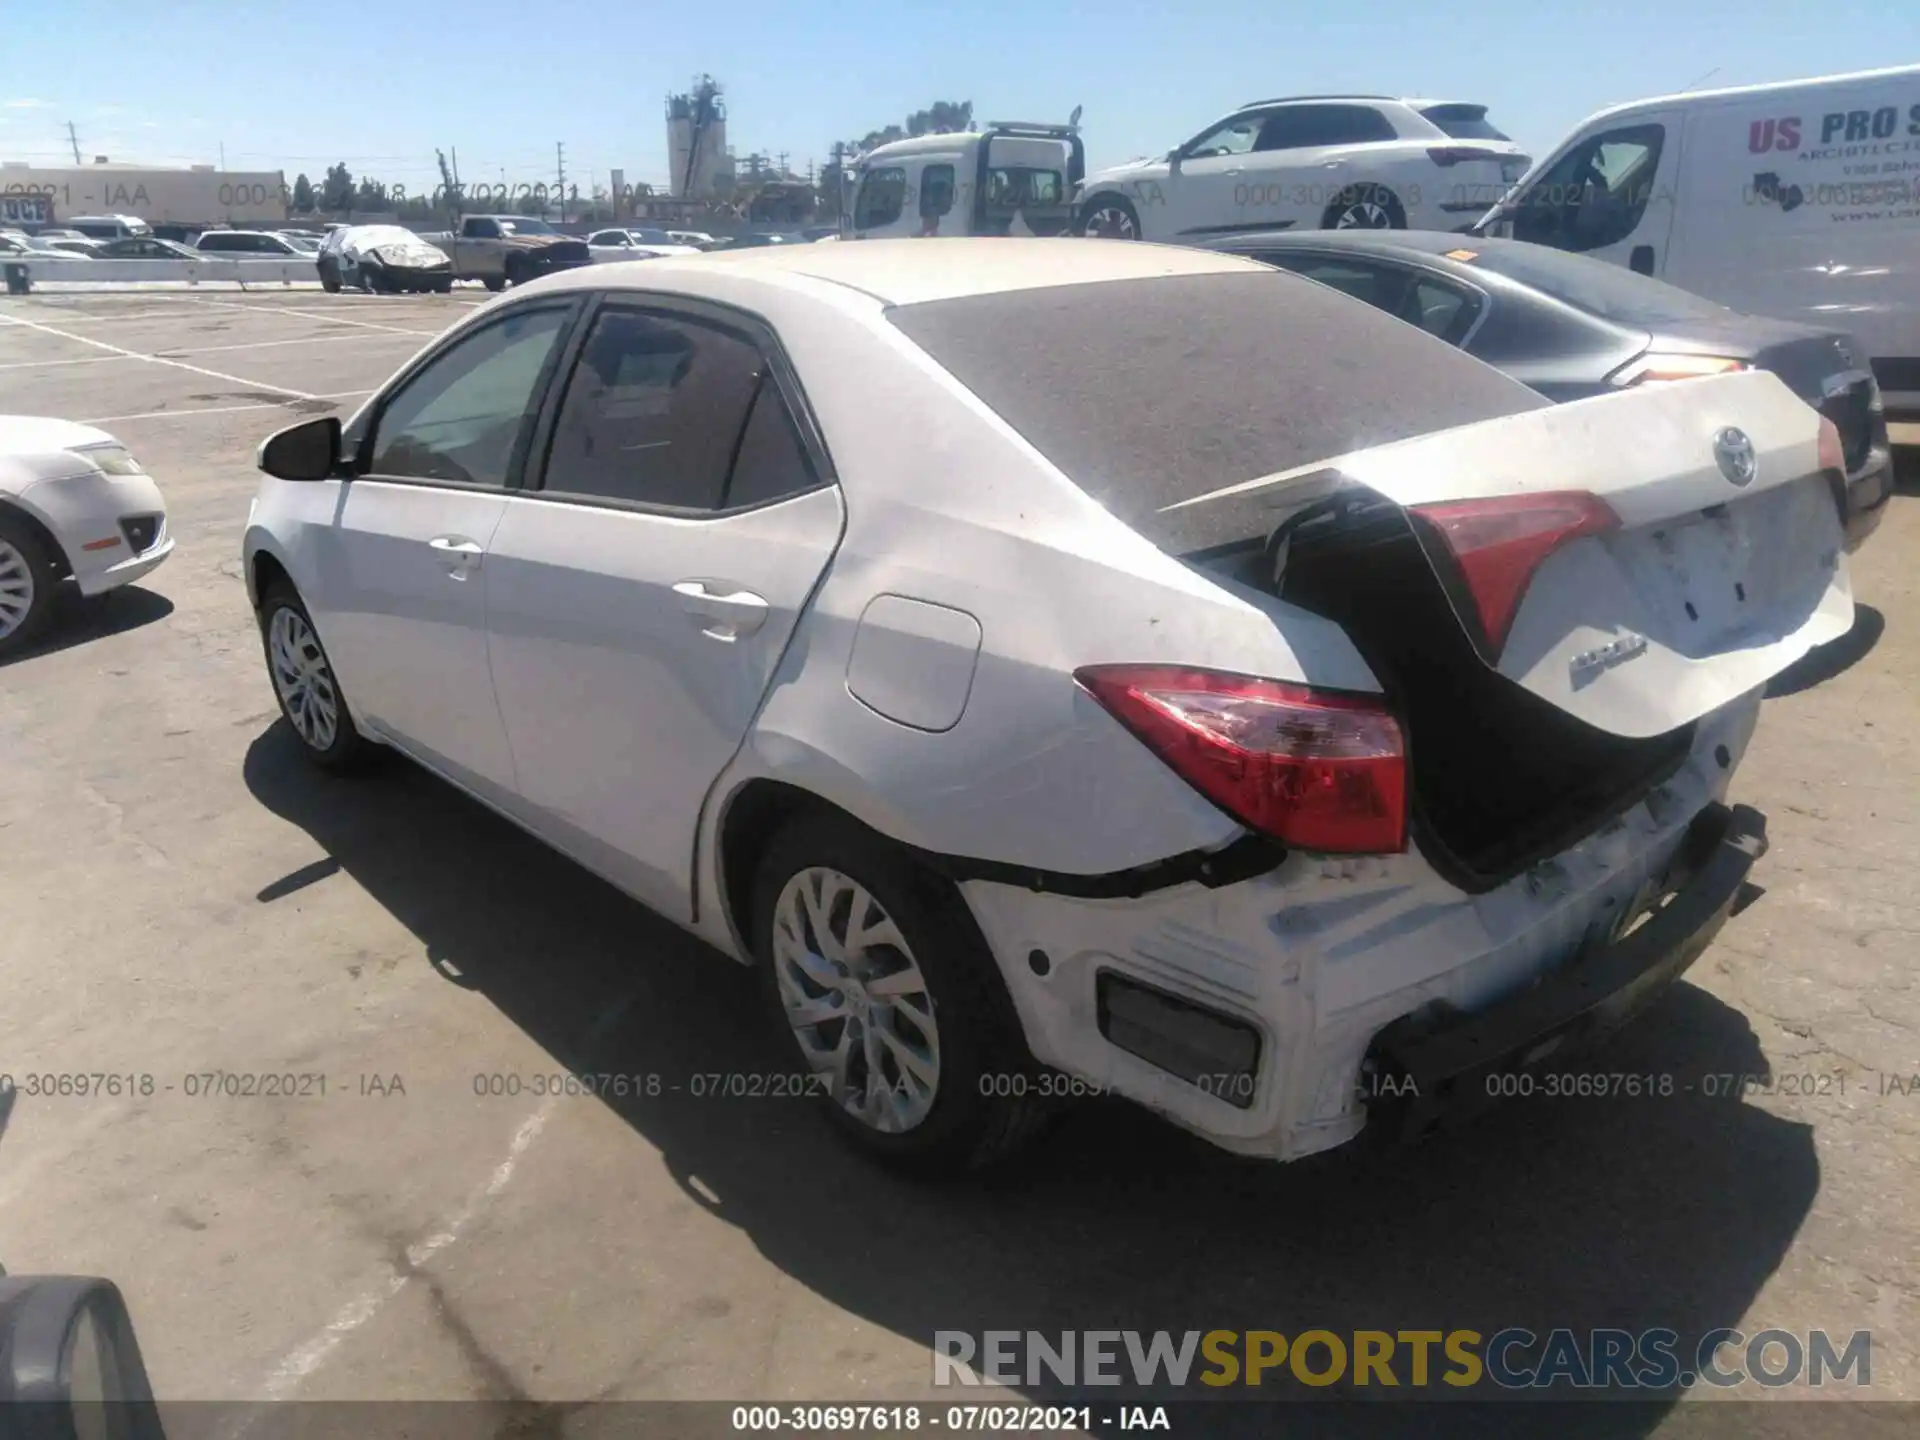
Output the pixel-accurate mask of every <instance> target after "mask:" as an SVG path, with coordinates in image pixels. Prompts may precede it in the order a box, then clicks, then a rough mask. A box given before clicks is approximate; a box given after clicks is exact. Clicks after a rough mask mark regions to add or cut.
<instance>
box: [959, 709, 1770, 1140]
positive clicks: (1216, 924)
mask: <svg viewBox="0 0 1920 1440" xmlns="http://www.w3.org/2000/svg"><path fill="white" fill-rule="evenodd" d="M1759 711H1760V697H1759V694H1758V693H1755V694H1752V695H1750V696H1748V697H1746V698H1744V699H1742V700H1740V701H1737V702H1735V703H1733V704H1731V705H1728V706H1726V707H1725V708H1723V709H1721V710H1719V711H1716V712H1714V713H1713V714H1711V715H1708V716H1707V717H1705V718H1704V719H1703V720H1702V721H1701V722H1700V724H1699V728H1698V731H1697V733H1696V738H1695V744H1694V747H1693V750H1692V752H1691V754H1690V756H1689V757H1688V759H1687V761H1686V762H1685V764H1683V765H1682V766H1681V768H1680V769H1679V770H1678V771H1677V772H1676V773H1675V774H1674V775H1673V776H1671V777H1670V778H1669V779H1668V780H1667V781H1665V782H1664V783H1663V784H1661V785H1660V786H1658V787H1656V789H1655V790H1654V791H1653V792H1651V793H1650V794H1649V795H1648V796H1647V797H1646V798H1645V799H1643V800H1642V801H1641V802H1640V803H1639V804H1637V805H1635V806H1634V807H1633V808H1632V809H1630V810H1628V811H1627V812H1625V813H1624V814H1623V815H1621V816H1620V817H1619V818H1618V819H1617V820H1615V821H1612V822H1609V823H1607V824H1605V825H1603V826H1601V827H1600V828H1599V829H1598V830H1596V831H1595V832H1593V833H1592V834H1590V835H1588V836H1587V837H1586V838H1585V839H1583V840H1582V841H1580V842H1579V843H1578V844H1576V845H1574V846H1573V847H1572V848H1571V849H1569V850H1567V851H1565V852H1563V853H1561V854H1560V855H1557V856H1555V857H1553V858H1552V859H1551V860H1548V861H1545V862H1543V863H1541V864H1537V865H1535V866H1534V867H1533V868H1532V869H1530V870H1528V871H1527V872H1525V873H1524V874H1522V875H1520V876H1518V877H1516V878H1514V879H1513V880H1511V881H1509V882H1507V883H1506V884H1504V885H1501V886H1499V887H1498V888H1496V889H1494V890H1491V891H1489V892H1487V893H1485V894H1481V895H1468V894H1466V893H1464V892H1462V891H1460V890H1458V889H1456V888H1454V887H1453V886H1451V885H1449V884H1448V883H1447V882H1445V881H1444V880H1442V879H1441V878H1440V877H1439V876H1438V875H1437V874H1435V873H1434V871H1433V870H1432V869H1431V867H1430V866H1429V865H1428V864H1427V862H1426V861H1425V860H1424V859H1422V858H1421V856H1420V855H1419V854H1418V853H1417V851H1412V850H1410V851H1409V852H1408V853H1406V854H1404V855H1396V856H1389V857H1366V858H1324V857H1314V856H1307V855H1299V854H1296V855H1292V856H1289V857H1288V858H1287V859H1286V860H1285V861H1284V862H1283V863H1282V864H1281V865H1280V867H1279V868H1278V869H1276V870H1274V871H1272V872H1270V873H1269V874H1266V875H1263V876H1260V877H1258V878H1256V879H1252V880H1246V881H1241V882H1239V883H1237V884H1230V885H1225V886H1222V887H1220V888H1218V889H1211V890H1210V889H1207V888H1206V887H1204V886H1203V885H1200V884H1198V883H1187V884H1182V885H1179V886H1177V887H1173V888H1170V889H1166V890H1163V891H1159V892H1156V893H1154V894H1150V895H1147V896H1144V897H1142V898H1138V899H1118V900H1083V899H1074V898H1070V897H1066V896H1062V895H1057V894H1045V893H1036V892H1035V891H1032V890H1028V889H1023V888H1020V887H1018V886H1013V885H1007V884H1001V883H996V882H988V881H980V880H971V881H968V882H966V883H965V884H964V885H963V887H962V889H963V893H964V894H965V895H966V897H967V900H968V902H969V904H970V906H971V908H972V910H973V913H974V915H975V917H976V918H977V920H978V921H979V923H980V926H981V929H982V931H983V932H984V934H985V936H986V938H987V941H988V944H989V946H990V947H991V948H992V950H993V952H994V955H995V957H996V959H997V960H998V962H999V965H1000V968H1001V971H1002V973H1003V974H1004V975H1005V977H1006V982H1007V988H1008V990H1009V991H1010V993H1011V995H1012V997H1013V1001H1014V1005H1015V1008H1016V1009H1017V1011H1018V1012H1019V1016H1020V1019H1021V1023H1022V1026H1023V1028H1024V1030H1025V1032H1026V1036H1027V1040H1028V1044H1029V1046H1030V1048H1031V1049H1032V1051H1033V1053H1034V1056H1035V1058H1036V1059H1038V1060H1039V1061H1041V1062H1042V1063H1043V1064H1045V1065H1048V1066H1052V1067H1054V1068H1056V1069H1058V1070H1060V1071H1064V1072H1065V1073H1066V1074H1067V1075H1068V1076H1069V1077H1072V1080H1074V1081H1078V1082H1084V1088H1086V1089H1091V1090H1094V1091H1100V1092H1109V1091H1110V1092H1113V1093H1117V1094H1120V1095H1123V1096H1126V1097H1127V1098H1130V1099H1133V1100H1136V1101H1138V1102H1140V1103H1141V1104H1144V1105H1146V1106H1148V1107H1149V1108H1151V1109H1154V1110H1156V1111H1158V1112H1160V1113H1161V1114H1163V1115H1165V1116H1166V1117H1167V1118H1169V1119H1171V1120H1173V1121H1174V1122H1176V1123H1177V1124H1180V1125H1182V1126H1184V1127H1186V1128H1187V1129H1190V1130H1192V1131H1194V1132H1196V1133H1198V1134H1200V1135H1202V1136H1204V1137H1205V1138H1206V1139H1208V1140H1211V1141H1213V1142H1214V1143H1215V1144H1218V1145H1220V1146H1222V1147H1224V1148H1226V1149H1229V1150H1233V1151H1238V1152H1240V1153H1243V1154H1249V1155H1256V1156H1262V1157H1266V1158H1271V1159H1277V1160H1290V1159H1294V1158H1297V1157H1299V1156H1303V1155H1308V1154H1312V1153H1314V1152H1316V1151H1320V1150H1325V1149H1328V1148H1331V1147H1332V1146H1335V1145H1339V1144H1342V1143H1344V1142H1346V1141H1348V1140H1351V1139H1352V1138H1354V1137H1355V1136H1356V1135H1357V1134H1358V1133H1359V1132H1360V1130H1361V1129H1362V1127H1363V1126H1364V1125H1365V1124H1366V1120H1367V1108H1366V1105H1365V1103H1364V1101H1363V1096H1362V1080H1363V1074H1364V1072H1363V1065H1364V1063H1365V1062H1366V1060H1367V1058H1368V1052H1369V1049H1370V1047H1372V1045H1373V1043H1374V1041H1375V1038H1376V1036H1378V1035H1379V1033H1380V1032H1381V1031H1382V1030H1383V1029H1384V1028H1385V1027H1387V1026H1388V1025H1390V1024H1391V1023H1392V1022H1394V1021H1396V1020H1398V1019H1400V1018H1401V1017H1403V1016H1406V1015H1409V1014H1411V1013H1412V1012H1414V1011H1419V1010H1423V1009H1424V1007H1429V1006H1431V1005H1433V1003H1434V1002H1439V1004H1440V1005H1441V1006H1445V1007H1452V1008H1453V1009H1454V1010H1456V1011H1458V1012H1461V1013H1463V1014H1466V1015H1474V1014H1476V1013H1479V1012H1483V1011H1485V1010H1486V1009H1487V1008H1488V1007H1490V1006H1495V1005H1497V1004H1499V1003H1501V1002H1503V1001H1506V1000H1508V999H1509V998H1510V997H1513V996H1514V995H1516V994H1518V993H1520V992H1522V991H1525V990H1526V989H1527V987H1528V986H1529V985H1530V984H1531V983H1532V982H1533V981H1535V980H1536V979H1539V978H1540V977H1542V976H1544V975H1546V974H1548V973H1550V972H1552V971H1554V970H1555V969H1556V968H1557V967H1558V966H1559V965H1560V964H1561V962H1563V961H1565V960H1566V959H1567V958H1568V957H1569V956H1570V955H1572V954H1573V953H1574V952H1575V950H1576V949H1578V948H1579V947H1580V946H1581V945H1582V943H1583V942H1586V941H1589V940H1590V939H1591V937H1592V936H1593V935H1594V933H1595V929H1596V926H1599V927H1601V928H1602V929H1604V928H1605V925H1606V923H1607V922H1608V921H1610V920H1612V919H1614V918H1615V917H1617V916H1619V915H1621V914H1622V913H1629V912H1632V911H1633V910H1634V909H1635V908H1636V904H1637V903H1638V902H1642V901H1645V900H1647V899H1650V898H1652V897H1651V896H1650V895H1649V893H1648V892H1649V890H1650V889H1651V887H1652V884H1653V882H1655V881H1656V880H1658V879H1659V877H1661V876H1662V874H1663V873H1664V872H1665V871H1666V870H1667V868H1668V866H1669V865H1670V863H1671V862H1672V861H1673V860H1674V858H1675V856H1676V854H1677V853H1678V852H1679V851H1680V849H1681V846H1682V843H1683V841H1684V840H1685V839H1686V837H1687V834H1688V831H1689V827H1690V825H1691V824H1692V822H1693V821H1694V820H1695V818H1696V817H1697V816H1699V815H1701V813H1702V812H1703V811H1705V810H1706V809H1708V807H1710V806H1712V805H1713V804H1714V802H1716V801H1719V800H1721V799H1723V798H1724V796H1725V794H1726V789H1727V783H1728V781H1729V779H1730V778H1731V776H1732V774H1733V771H1734V769H1735V767H1737V765H1738V763H1739V760H1740V756H1741V755H1742V753H1743V752H1744V751H1745V749H1746V745H1747V742H1748V740H1749V738H1750V737H1751V735H1752V733H1753V727H1754V724H1755V721H1756V720H1757V719H1758V716H1759ZM1103 971H1105V972H1111V973H1112V974H1113V975H1115V976H1118V977H1121V978H1122V979H1123V980H1125V981H1129V982H1132V984H1133V985H1134V986H1139V987H1145V988H1146V989H1148V990H1151V991H1154V992H1157V993H1158V994H1159V995H1162V996H1168V997H1172V998H1174V999H1175V1000H1177V1001H1182V1002H1185V1004H1187V1005H1189V1006H1193V1007H1199V1009H1200V1010H1203V1011H1208V1012H1212V1014H1213V1015H1215V1016H1218V1017H1222V1018H1224V1019H1227V1020H1230V1021H1233V1022H1237V1024H1238V1025H1240V1026H1244V1027H1246V1029H1247V1030H1250V1031H1252V1032H1255V1033H1257V1036H1258V1055H1259V1059H1258V1063H1257V1068H1256V1069H1255V1070H1254V1071H1253V1073H1252V1075H1251V1078H1247V1077H1238V1078H1236V1077H1235V1076H1233V1075H1231V1074H1229V1073H1226V1072H1225V1071H1224V1070H1223V1071H1222V1073H1220V1074H1218V1075H1217V1076H1213V1077H1211V1078H1208V1079H1205V1080H1203V1081H1202V1082H1200V1083H1194V1082H1192V1081H1189V1080H1183V1079H1178V1078H1175V1077H1174V1076H1173V1075H1172V1074H1169V1073H1168V1071H1166V1070H1165V1069H1161V1068H1159V1067H1158V1066H1156V1065H1154V1064H1150V1063H1149V1062H1148V1061H1147V1060H1145V1059H1142V1058H1139V1056H1137V1055H1136V1054H1133V1053H1129V1051H1128V1050H1125V1049H1122V1048H1120V1047H1119V1046H1118V1045H1116V1044H1115V1043H1113V1042H1112V1041H1110V1040H1109V1039H1108V1038H1107V1037H1106V1035H1105V1034H1103V1026H1102V1019H1101V1007H1100V1001H1099V981H1098V977H1099V975H1100V974H1101V972H1103ZM1136 993H1137V992H1136ZM1056 1088H1057V1087H1056ZM1080 1088H1083V1087H1081V1086H1071V1087H1069V1092H1068V1093H1073V1092H1074V1091H1077V1090H1078V1089H1080Z"/></svg>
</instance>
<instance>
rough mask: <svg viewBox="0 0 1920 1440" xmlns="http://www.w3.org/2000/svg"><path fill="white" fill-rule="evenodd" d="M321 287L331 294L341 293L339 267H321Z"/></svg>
mask: <svg viewBox="0 0 1920 1440" xmlns="http://www.w3.org/2000/svg"><path fill="white" fill-rule="evenodd" d="M320 288H321V289H322V290H324V291H326V292H327V294H329V295H338V294H339V293H340V271H339V269H338V268H337V267H335V266H332V265H322V266H321V267H320Z"/></svg>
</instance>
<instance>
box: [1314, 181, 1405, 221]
mask: <svg viewBox="0 0 1920 1440" xmlns="http://www.w3.org/2000/svg"><path fill="white" fill-rule="evenodd" d="M1320 228H1321V229H1322V230H1404V229H1406V228H1407V212H1406V211H1405V210H1404V209H1402V208H1401V205H1400V199H1399V197H1398V196H1397V195H1395V194H1394V193H1393V191H1391V190H1389V189H1388V188H1387V187H1386V186H1384V185H1376V184H1372V183H1370V182H1369V183H1367V184H1363V185H1349V186H1348V187H1347V188H1346V189H1345V190H1342V191H1341V192H1340V193H1339V194H1338V195H1336V196H1334V197H1333V203H1332V204H1331V205H1329V206H1327V210H1326V213H1325V214H1324V215H1322V216H1321V217H1320Z"/></svg>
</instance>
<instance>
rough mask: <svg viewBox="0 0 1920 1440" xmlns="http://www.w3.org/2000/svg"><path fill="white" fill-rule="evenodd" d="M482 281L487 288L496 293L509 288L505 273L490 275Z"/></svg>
mask: <svg viewBox="0 0 1920 1440" xmlns="http://www.w3.org/2000/svg"><path fill="white" fill-rule="evenodd" d="M480 283H481V284H482V285H484V286H486V287H487V289H489V290H491V291H493V292H494V293H495V294H498V293H499V292H500V291H502V290H504V289H506V288H507V281H506V277H505V276H503V275H489V276H487V277H486V279H484V280H482V281H481V282H480Z"/></svg>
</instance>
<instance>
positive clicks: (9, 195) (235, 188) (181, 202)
mask: <svg viewBox="0 0 1920 1440" xmlns="http://www.w3.org/2000/svg"><path fill="white" fill-rule="evenodd" d="M288 198H289V196H288V190H287V178H286V175H285V173H284V172H283V171H279V170H262V171H233V170H220V169H217V168H215V167H214V166H212V165H191V166H185V167H171V168H162V167H158V166H152V165H123V164H115V163H113V162H111V161H109V160H107V159H105V158H104V157H102V158H100V159H97V160H95V161H94V163H93V164H91V165H63V166H59V167H52V166H38V165H29V164H26V163H24V162H20V161H12V160H8V161H0V213H3V214H4V218H5V220H6V222H7V223H21V222H25V223H31V224H37V225H58V224H59V223H60V222H61V221H62V220H65V219H67V218H69V217H72V216H75V215H135V216H138V217H139V218H140V219H142V220H145V221H147V222H149V223H150V224H154V225H202V226H204V225H217V224H223V223H224V224H232V225H257V224H268V223H271V224H275V225H284V224H285V223H286V219H287V200H288Z"/></svg>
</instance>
